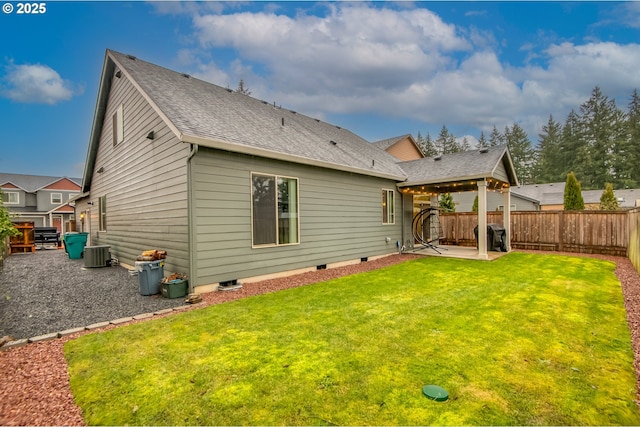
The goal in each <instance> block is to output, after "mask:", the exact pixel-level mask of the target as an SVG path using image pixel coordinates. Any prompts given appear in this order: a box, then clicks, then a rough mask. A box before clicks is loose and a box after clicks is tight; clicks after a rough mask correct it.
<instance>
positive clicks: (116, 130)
mask: <svg viewBox="0 0 640 427" xmlns="http://www.w3.org/2000/svg"><path fill="white" fill-rule="evenodd" d="M112 121H113V123H112V126H113V146H114V147H115V146H117V145H119V144H120V143H122V142H123V141H124V104H120V106H118V109H117V110H116V112H115V113H113V118H112Z"/></svg>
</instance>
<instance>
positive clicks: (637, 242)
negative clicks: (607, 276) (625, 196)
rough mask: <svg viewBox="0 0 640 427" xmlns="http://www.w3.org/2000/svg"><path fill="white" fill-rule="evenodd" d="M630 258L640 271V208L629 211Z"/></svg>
mask: <svg viewBox="0 0 640 427" xmlns="http://www.w3.org/2000/svg"><path fill="white" fill-rule="evenodd" d="M629 259H630V260H631V263H632V264H633V266H634V267H635V268H636V270H638V271H639V272H640V208H636V209H634V210H632V211H630V212H629Z"/></svg>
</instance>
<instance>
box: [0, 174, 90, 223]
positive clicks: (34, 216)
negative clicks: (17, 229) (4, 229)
mask: <svg viewBox="0 0 640 427" xmlns="http://www.w3.org/2000/svg"><path fill="white" fill-rule="evenodd" d="M81 182H82V180H81V179H80V178H67V177H55V176H39V175H22V174H13V173H0V189H2V202H3V205H4V206H5V207H6V208H7V210H8V211H9V215H10V216H11V220H12V221H13V222H33V223H34V226H35V227H56V228H57V229H58V231H60V233H61V234H64V233H66V232H67V231H73V230H72V229H71V228H72V221H73V220H75V210H74V208H73V207H72V206H70V205H69V200H70V199H71V198H73V197H74V196H76V195H78V194H79V193H80V183H81Z"/></svg>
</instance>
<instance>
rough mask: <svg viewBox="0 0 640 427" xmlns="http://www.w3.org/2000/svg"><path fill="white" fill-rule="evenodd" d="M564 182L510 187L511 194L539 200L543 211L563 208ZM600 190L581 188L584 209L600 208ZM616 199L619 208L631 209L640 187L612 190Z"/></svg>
mask: <svg viewBox="0 0 640 427" xmlns="http://www.w3.org/2000/svg"><path fill="white" fill-rule="evenodd" d="M564 186H565V183H564V182H553V183H549V184H530V185H522V186H520V187H514V188H512V189H511V193H512V194H513V195H516V194H517V195H521V196H526V197H530V198H532V199H535V200H538V201H539V202H540V209H541V210H543V211H553V210H564ZM603 192H604V189H602V190H583V191H582V198H583V199H584V208H585V209H591V210H594V209H600V197H602V193H603ZM613 193H614V194H615V196H616V198H617V199H618V206H619V207H620V208H621V209H632V208H635V207H638V206H640V189H637V188H635V189H624V190H614V191H613Z"/></svg>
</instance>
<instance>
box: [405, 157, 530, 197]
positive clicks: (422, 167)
mask: <svg viewBox="0 0 640 427" xmlns="http://www.w3.org/2000/svg"><path fill="white" fill-rule="evenodd" d="M399 165H400V167H401V168H402V169H403V170H404V171H405V172H406V174H407V176H408V178H407V180H406V181H405V182H402V183H399V184H398V188H400V190H401V191H403V192H413V193H422V194H433V195H436V194H440V193H451V192H463V191H476V190H477V189H478V181H481V180H486V182H487V189H488V190H501V189H503V188H509V187H511V186H517V185H518V178H517V176H516V172H515V168H514V166H513V161H512V159H511V155H510V154H509V149H508V148H507V146H506V145H498V146H495V147H487V148H482V149H478V150H471V151H465V152H461V153H451V154H444V155H441V156H436V157H428V158H424V159H419V160H411V161H408V162H400V163H399Z"/></svg>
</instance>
